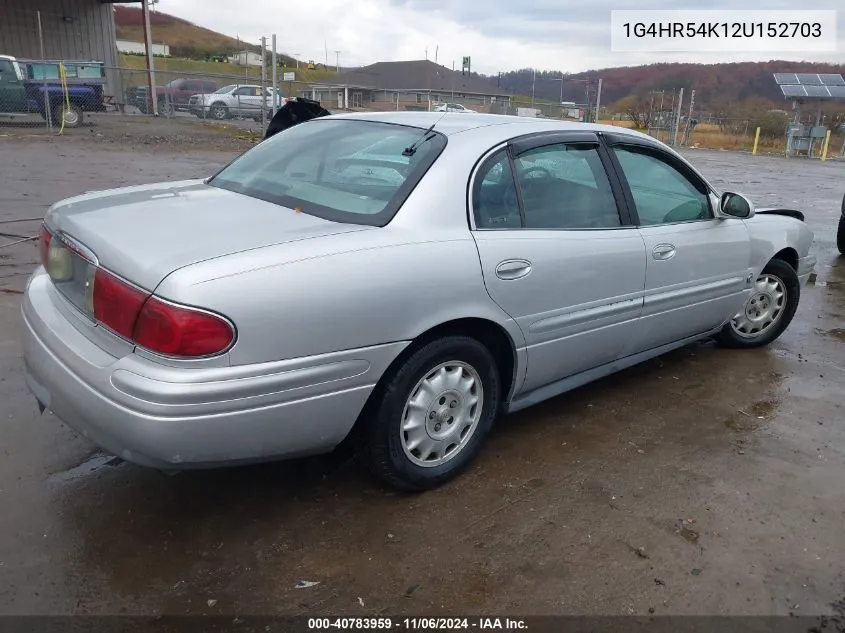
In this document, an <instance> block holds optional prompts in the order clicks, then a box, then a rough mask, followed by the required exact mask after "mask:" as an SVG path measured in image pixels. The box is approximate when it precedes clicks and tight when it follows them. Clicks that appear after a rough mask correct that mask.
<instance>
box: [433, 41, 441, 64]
mask: <svg viewBox="0 0 845 633" xmlns="http://www.w3.org/2000/svg"><path fill="white" fill-rule="evenodd" d="M438 53H440V44H438V45H437V48H435V49H434V63H435V64H436V63H437V55H438Z"/></svg>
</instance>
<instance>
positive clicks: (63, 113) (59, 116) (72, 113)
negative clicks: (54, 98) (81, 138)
mask: <svg viewBox="0 0 845 633" xmlns="http://www.w3.org/2000/svg"><path fill="white" fill-rule="evenodd" d="M50 115H51V116H52V118H53V125H61V124H62V120H64V125H65V127H66V128H73V127H79V126H80V125H82V116H83V115H82V108H80V107H79V106H78V105H76V104H75V103H71V104H70V105H68V104H67V103H65V102H64V101H61V102H56V103H53V104H51V105H50Z"/></svg>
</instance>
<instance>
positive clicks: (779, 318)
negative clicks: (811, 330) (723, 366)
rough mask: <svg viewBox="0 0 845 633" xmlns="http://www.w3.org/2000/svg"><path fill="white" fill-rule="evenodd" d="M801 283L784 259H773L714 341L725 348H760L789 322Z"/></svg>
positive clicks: (794, 308) (773, 338)
mask: <svg viewBox="0 0 845 633" xmlns="http://www.w3.org/2000/svg"><path fill="white" fill-rule="evenodd" d="M800 296H801V285H800V283H799V281H798V274H797V273H796V272H795V269H794V268H792V266H790V265H789V264H787V263H786V262H785V261H782V260H780V259H773V260H771V261H770V262H769V263H768V264H766V267H765V268H763V272H762V273H760V276H759V277H757V280H756V281H755V282H754V288H753V290H752V293H751V295H749V297H748V300H747V301H746V302H745V305H743V306H742V309H741V310H740V311H739V312H738V313H737V314H736V315H734V317H733V318H732V319H731V320H730V321H729V322H728V323H727V324H726V325H725V327H723V328H722V331H721V332H719V334H718V335H717V337H716V338H717V340H718V341H719V342H720V343H721V344H722V345H724V346H725V347H736V348H751V347H763V346H764V345H768V344H769V343H771V342H772V341H774V340H775V339H776V338H778V337H779V336H780V335H781V334H782V333H783V331H784V330H785V329H786V328H787V327H788V326H789V324H790V323H791V322H792V318H793V317H794V316H795V310H796V309H797V308H798V300H799V298H800Z"/></svg>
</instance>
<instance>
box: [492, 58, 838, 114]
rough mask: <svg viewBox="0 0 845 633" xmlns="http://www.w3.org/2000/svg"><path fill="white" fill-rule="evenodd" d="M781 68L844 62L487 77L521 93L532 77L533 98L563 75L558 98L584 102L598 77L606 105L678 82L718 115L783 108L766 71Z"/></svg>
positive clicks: (555, 87) (820, 69)
mask: <svg viewBox="0 0 845 633" xmlns="http://www.w3.org/2000/svg"><path fill="white" fill-rule="evenodd" d="M783 72H814V73H839V74H842V73H845V64H840V65H835V64H814V63H806V62H791V61H770V62H740V63H732V64H675V63H673V64H650V65H647V66H628V67H620V68H606V69H602V70H595V71H589V72H585V73H577V74H561V73H556V72H538V73H537V75H536V79H534V78H533V75H534V72H533V71H532V70H531V69H527V68H526V69H521V70H516V71H512V72H504V73H500V74H499V75H497V76H492V77H487V79H488V81H490V83H491V85H492V86H498V87H500V88H502V89H505V90H507V91H509V92H512V93H515V94H522V95H530V94H531V91H532V81H533V83H534V95H535V97H536V98H537V99H544V100H551V101H555V102H556V101H557V100H558V99H560V97H561V82H560V81H557V79H559V78H561V77H563V78H564V81H563V82H562V83H563V99H562V100H563V101H574V102H576V103H584V102H585V101H587V96H586V93H585V90H589V101H590V102H591V103H594V102H595V92H596V85H597V83H598V78H599V77H601V78H602V103H603V104H605V105H608V106H613V105H614V104H617V103H618V102H620V101H621V100H623V99H626V98H627V99H630V98H631V97H635V98H638V99H650V96H651V95H650V93H652V92H658V93H659V92H660V91H661V90H662V91H664V92H665V93H668V94H670V95H671V93H672V92H673V91H676V90H677V89H679V88H683V89H684V92H685V93H686V95H687V99H688V98H689V94H690V90H691V89H694V90H695V102H696V108H695V109H696V110H697V111H706V112H708V113H711V114H712V115H713V116H715V117H720V118H721V117H741V116H743V115H744V113H745V112H747V111H760V110H766V109H778V108H780V109H784V108H787V107H788V102H787V101H786V100H785V99H784V97H783V94H782V93H781V91H780V88H778V86H777V84H776V83H775V81H774V78H773V77H772V75H773V73H783ZM585 80H586V81H585ZM834 103H835V104H836V105H833V104H832V107H833V108H834V109H838V110H845V101H838V102H834ZM622 105H624V104H622ZM623 109H624V108H623Z"/></svg>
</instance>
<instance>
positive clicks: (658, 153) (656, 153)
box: [608, 139, 719, 228]
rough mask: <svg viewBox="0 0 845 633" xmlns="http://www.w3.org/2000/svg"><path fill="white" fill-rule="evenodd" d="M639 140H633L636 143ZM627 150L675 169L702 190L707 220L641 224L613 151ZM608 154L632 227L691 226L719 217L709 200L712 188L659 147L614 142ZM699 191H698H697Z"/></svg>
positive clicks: (693, 171)
mask: <svg viewBox="0 0 845 633" xmlns="http://www.w3.org/2000/svg"><path fill="white" fill-rule="evenodd" d="M637 140H639V139H634V141H637ZM617 147H618V148H622V149H628V150H629V151H632V152H633V153H637V154H645V155H646V156H651V157H652V158H654V159H656V160H659V161H661V162H663V163H665V164H667V165H668V166H669V167H671V168H673V169H675V171H677V172H679V173H680V174H681V176H683V177H684V178H686V179H687V180H689V181H690V183H691V184H692V185H693V186H694V187H695V188H696V189H699V187H698V186H695V185H696V182H697V183H698V185H699V186H700V187H701V188H703V189H704V191H703V192H702V193H703V195H704V197H705V198H706V200H707V208H708V209H709V210H710V217H709V218H697V219H694V220H679V221H677V222H659V223H657V224H642V223H641V221H640V215H639V212H638V211H637V203H636V201H635V200H634V194H633V191H632V190H631V185H630V183H628V178H627V176H626V175H625V171H624V170H623V169H622V164H621V163H620V162H619V158H618V157H617V156H616V153H615V152H614V151H613V150H614V149H616V148H617ZM608 153H609V155H610V158H611V160H612V161H613V164H614V167H615V169H616V172H617V176H618V178H619V180H620V182H621V184H622V188H623V191H624V194H625V198H626V201H627V203H628V207H629V208H630V213H631V218H632V220H633V222H634V225H635V226H636V227H637V228H649V227H651V226H674V225H677V224H693V223H695V222H712V221H713V220H718V219H719V216H718V215H717V214H716V211H715V209H714V208H713V202H712V198H711V194H712V193H713V188H712V187H711V186H710V183H708V182H707V181H706V180H704V178H702V177H701V175H699V174H698V172H696V171H695V170H694V169H693V168H692V167H691V166H690V165H688V164H687V163H686V162H684V161H683V160H680V159H678V158H677V157H676V156H673V155H672V154H670V153H669V152H667V151H665V150H663V149H662V148H661V147H660V146H658V145H657V144H656V143H655V144H652V143H648V142H639V143H638V142H627V141H626V140H624V139H618V140H615V142H613V143H610V144H609V147H608ZM699 191H700V189H699Z"/></svg>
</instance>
